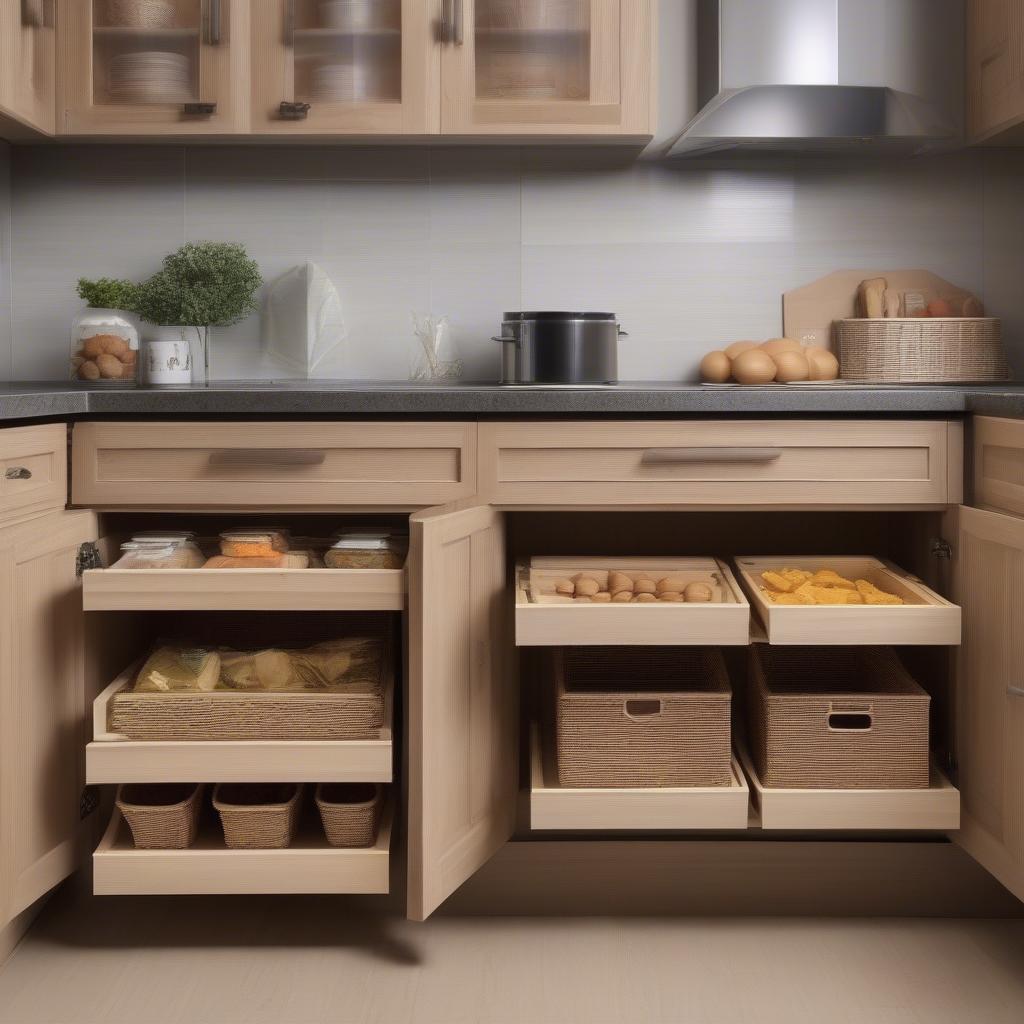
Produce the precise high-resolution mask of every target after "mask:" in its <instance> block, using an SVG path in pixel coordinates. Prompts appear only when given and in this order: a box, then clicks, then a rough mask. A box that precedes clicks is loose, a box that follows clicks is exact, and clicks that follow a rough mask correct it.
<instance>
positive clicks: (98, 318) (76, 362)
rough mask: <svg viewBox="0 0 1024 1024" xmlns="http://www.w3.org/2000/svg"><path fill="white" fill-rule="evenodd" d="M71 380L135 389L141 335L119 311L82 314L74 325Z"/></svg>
mask: <svg viewBox="0 0 1024 1024" xmlns="http://www.w3.org/2000/svg"><path fill="white" fill-rule="evenodd" d="M70 376H71V379H72V380H74V381H77V382H78V383H79V384H86V385H88V386H90V387H101V386H102V387H122V388H123V387H135V386H136V385H137V384H138V382H139V332H138V331H137V330H136V329H135V325H134V324H133V323H132V322H131V320H129V319H128V317H127V316H126V315H125V314H124V313H122V312H120V311H119V310H116V309H94V308H91V307H90V308H88V309H84V310H82V312H81V313H79V315H78V316H77V317H76V318H75V320H74V323H73V324H72V325H71V357H70Z"/></svg>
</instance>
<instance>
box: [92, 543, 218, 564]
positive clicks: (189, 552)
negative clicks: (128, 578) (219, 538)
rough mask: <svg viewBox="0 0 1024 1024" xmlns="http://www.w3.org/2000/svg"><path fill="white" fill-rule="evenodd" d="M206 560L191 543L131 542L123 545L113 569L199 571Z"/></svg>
mask: <svg viewBox="0 0 1024 1024" xmlns="http://www.w3.org/2000/svg"><path fill="white" fill-rule="evenodd" d="M204 561H205V559H204V558H203V553H202V552H201V551H200V550H199V548H197V547H196V545H195V544H193V543H192V542H191V541H185V542H179V543H176V544H172V543H167V542H165V541H138V540H130V541H126V542H125V543H124V544H122V545H121V557H120V558H119V559H118V560H117V561H116V562H115V563H114V564H113V566H111V568H113V569H198V568H200V567H201V566H202V564H203V562H204Z"/></svg>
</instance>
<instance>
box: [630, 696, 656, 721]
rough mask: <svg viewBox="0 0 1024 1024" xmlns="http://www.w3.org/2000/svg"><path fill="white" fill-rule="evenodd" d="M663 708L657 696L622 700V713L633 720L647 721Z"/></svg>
mask: <svg viewBox="0 0 1024 1024" xmlns="http://www.w3.org/2000/svg"><path fill="white" fill-rule="evenodd" d="M663 710H664V708H663V705H662V703H661V700H660V699H659V698H657V697H633V698H631V699H630V700H626V701H623V702H622V713H623V714H624V715H625V716H626V717H627V718H629V719H632V720H633V721H634V722H649V721H650V720H651V719H652V718H657V717H658V716H659V715H660V714H661V712H662V711H663Z"/></svg>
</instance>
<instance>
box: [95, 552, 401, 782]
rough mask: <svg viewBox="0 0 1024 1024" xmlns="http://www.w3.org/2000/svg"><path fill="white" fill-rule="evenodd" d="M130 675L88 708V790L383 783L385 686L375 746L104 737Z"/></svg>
mask: <svg viewBox="0 0 1024 1024" xmlns="http://www.w3.org/2000/svg"><path fill="white" fill-rule="evenodd" d="M167 571H171V570H167ZM137 669H138V665H133V666H131V667H129V668H128V669H126V670H125V671H124V672H122V673H121V675H119V676H118V677H117V679H115V680H114V682H112V683H111V684H110V686H108V687H107V688H106V689H105V690H104V691H103V692H102V693H101V694H100V695H99V696H98V697H97V698H96V700H95V702H94V703H93V741H92V742H91V743H89V744H88V745H87V746H86V748H85V772H86V781H87V782H88V783H89V784H90V785H99V784H103V783H120V782H268V781H274V782H390V781H391V778H392V735H391V721H392V718H391V705H392V700H393V692H392V689H391V686H389V689H388V691H387V695H386V697H385V705H384V720H385V723H386V724H385V726H384V728H382V729H381V730H380V734H379V736H378V737H377V738H376V739H366V740H195V741H184V740H132V739H127V738H126V737H124V736H122V735H119V734H118V733H112V732H110V731H109V729H108V726H107V723H108V721H109V718H108V705H109V704H110V701H111V699H112V698H113V696H114V694H116V693H117V692H118V691H119V690H121V689H123V688H124V687H125V686H128V685H129V684H130V683H131V681H132V680H133V679H134V678H135V674H136V672H137ZM392 685H393V684H392Z"/></svg>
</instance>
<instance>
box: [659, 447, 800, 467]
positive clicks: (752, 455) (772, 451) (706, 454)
mask: <svg viewBox="0 0 1024 1024" xmlns="http://www.w3.org/2000/svg"><path fill="white" fill-rule="evenodd" d="M780 458H782V449H781V448H647V449H646V450H645V451H644V454H643V458H642V459H641V462H643V463H644V464H645V465H648V466H671V465H675V464H682V463H699V462H704V463H708V462H749V463H758V464H761V463H767V462H777V461H778V460H779V459H780Z"/></svg>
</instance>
